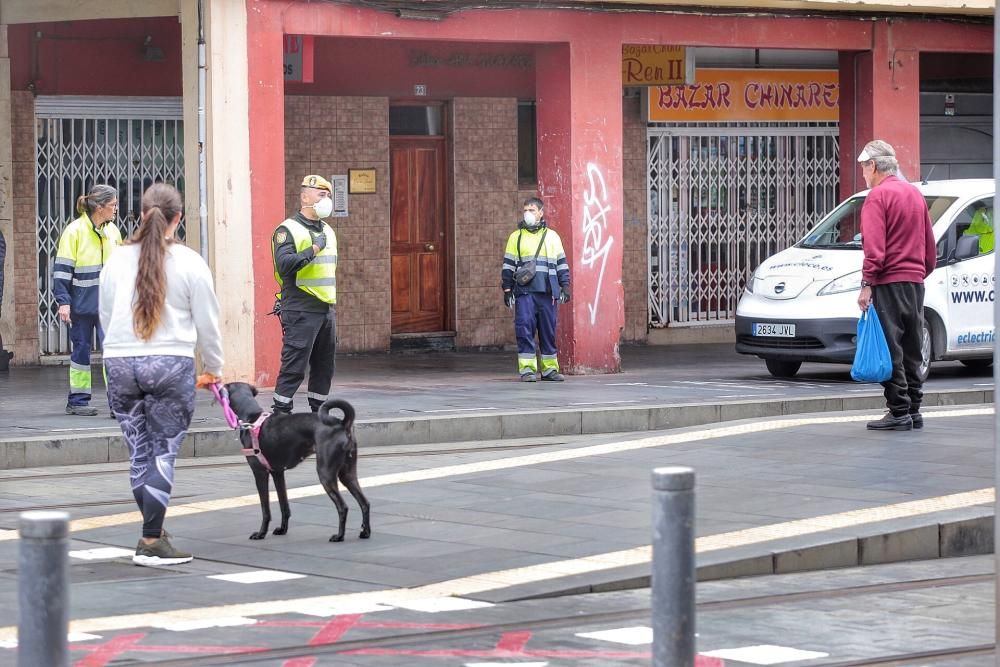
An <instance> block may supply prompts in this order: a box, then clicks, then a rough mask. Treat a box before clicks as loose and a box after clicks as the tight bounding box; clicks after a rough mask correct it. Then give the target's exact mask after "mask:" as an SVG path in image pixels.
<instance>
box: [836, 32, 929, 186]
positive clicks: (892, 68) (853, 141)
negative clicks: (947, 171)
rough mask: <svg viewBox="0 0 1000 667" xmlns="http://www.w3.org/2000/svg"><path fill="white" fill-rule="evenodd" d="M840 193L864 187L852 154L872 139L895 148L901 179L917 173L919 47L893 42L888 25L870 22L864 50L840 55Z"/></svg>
mask: <svg viewBox="0 0 1000 667" xmlns="http://www.w3.org/2000/svg"><path fill="white" fill-rule="evenodd" d="M840 90H841V93H840V192H841V195H842V197H846V196H848V195H850V194H853V193H854V192H857V191H858V190H863V189H864V187H865V183H864V179H862V178H861V170H860V169H859V167H858V164H857V158H858V154H859V153H860V152H861V149H862V148H863V147H864V145H865V144H866V143H868V142H869V141H871V140H872V139H883V140H885V141H888V142H889V143H890V144H892V146H893V148H895V149H896V158H897V159H898V160H899V168H900V171H901V172H902V174H903V176H904V177H905V178H906V179H907V180H911V181H913V180H917V179H919V178H921V177H922V176H923V175H924V174H921V173H920V52H919V51H917V50H916V49H913V48H896V47H894V46H893V24H892V22H891V21H885V20H883V21H877V22H876V23H874V24H873V25H872V48H871V50H870V51H860V52H854V53H847V52H845V53H842V54H841V56H840Z"/></svg>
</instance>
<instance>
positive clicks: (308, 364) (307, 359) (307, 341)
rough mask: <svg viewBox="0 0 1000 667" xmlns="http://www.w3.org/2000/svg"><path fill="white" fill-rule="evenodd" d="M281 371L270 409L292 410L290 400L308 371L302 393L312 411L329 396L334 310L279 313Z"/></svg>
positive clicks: (332, 360) (335, 341)
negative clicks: (304, 390)
mask: <svg viewBox="0 0 1000 667" xmlns="http://www.w3.org/2000/svg"><path fill="white" fill-rule="evenodd" d="M281 333H282V345H281V370H280V371H279V372H278V380H277V382H276V383H275V386H274V405H273V406H272V407H271V409H272V410H275V411H281V412H291V411H292V398H293V397H294V396H295V392H296V391H298V389H299V386H300V385H301V384H302V380H303V379H304V378H305V374H306V368H308V369H309V387H308V393H307V394H306V396H307V398H308V399H309V407H310V408H312V411H313V412H316V411H317V410H319V407H320V406H321V405H323V402H324V401H325V400H326V399H327V398H328V397H329V394H330V387H331V386H333V370H334V353H335V352H336V347H337V311H336V309H335V307H334V306H330V309H329V310H328V311H326V312H322V313H318V312H309V311H303V310H283V311H281Z"/></svg>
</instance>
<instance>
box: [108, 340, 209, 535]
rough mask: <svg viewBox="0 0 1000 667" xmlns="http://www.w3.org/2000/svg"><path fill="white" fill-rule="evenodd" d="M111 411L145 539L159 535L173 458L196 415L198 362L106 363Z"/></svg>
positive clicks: (122, 360) (168, 358)
mask: <svg viewBox="0 0 1000 667" xmlns="http://www.w3.org/2000/svg"><path fill="white" fill-rule="evenodd" d="M104 366H105V368H106V370H107V373H108V394H109V396H110V402H111V410H112V412H113V413H114V415H115V418H116V419H117V420H118V424H119V425H120V426H121V429H122V434H123V435H124V436H125V442H126V444H127V445H128V451H129V458H130V459H131V462H132V466H131V469H130V470H129V480H130V482H131V484H132V495H133V496H135V502H136V504H137V505H138V506H139V511H141V512H142V519H143V523H142V536H143V537H156V538H158V537H160V532H161V529H162V528H163V518H164V516H165V515H166V513H167V505H169V504H170V492H171V491H172V490H173V485H174V460H175V459H176V458H177V450H179V449H180V447H181V443H182V442H183V441H184V436H185V435H186V434H187V430H188V427H189V426H190V425H191V417H192V416H193V415H194V391H195V389H194V359H191V358H190V357H174V356H149V357H119V358H111V359H105V360H104Z"/></svg>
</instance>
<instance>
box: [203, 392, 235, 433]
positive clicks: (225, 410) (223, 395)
mask: <svg viewBox="0 0 1000 667" xmlns="http://www.w3.org/2000/svg"><path fill="white" fill-rule="evenodd" d="M209 387H210V388H211V389H212V393H213V394H215V400H217V401H218V402H219V405H221V406H222V414H223V415H225V417H226V423H227V424H229V428H239V427H240V420H239V419H238V418H237V417H236V413H235V412H233V409H232V408H231V407H229V392H228V391H226V388H225V387H223V386H222V385H220V384H219V383H218V382H213V383H212V384H211V385H209Z"/></svg>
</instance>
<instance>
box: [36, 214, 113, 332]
mask: <svg viewBox="0 0 1000 667" xmlns="http://www.w3.org/2000/svg"><path fill="white" fill-rule="evenodd" d="M121 244H122V235H121V232H120V231H119V230H118V226H117V225H116V224H115V223H113V222H109V223H107V224H105V225H102V226H101V227H100V228H98V227H97V226H95V225H94V223H93V222H91V220H90V217H89V216H88V215H87V214H86V213H84V214H83V215H81V216H80V217H79V218H77V219H76V220H74V221H73V222H71V223H69V224H68V225H66V229H64V230H63V233H62V235H61V236H60V237H59V249H58V250H57V251H56V261H55V264H54V265H53V267H52V291H53V293H54V295H55V298H56V303H57V304H59V305H60V306H65V305H67V304H69V306H70V311H71V312H73V313H78V314H81V315H96V314H97V312H98V309H97V294H98V279H99V278H100V276H101V269H102V268H104V264H105V263H106V262H107V261H108V258H109V257H110V256H111V252H112V251H113V250H114V249H115V248H116V247H117V246H120V245H121Z"/></svg>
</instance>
